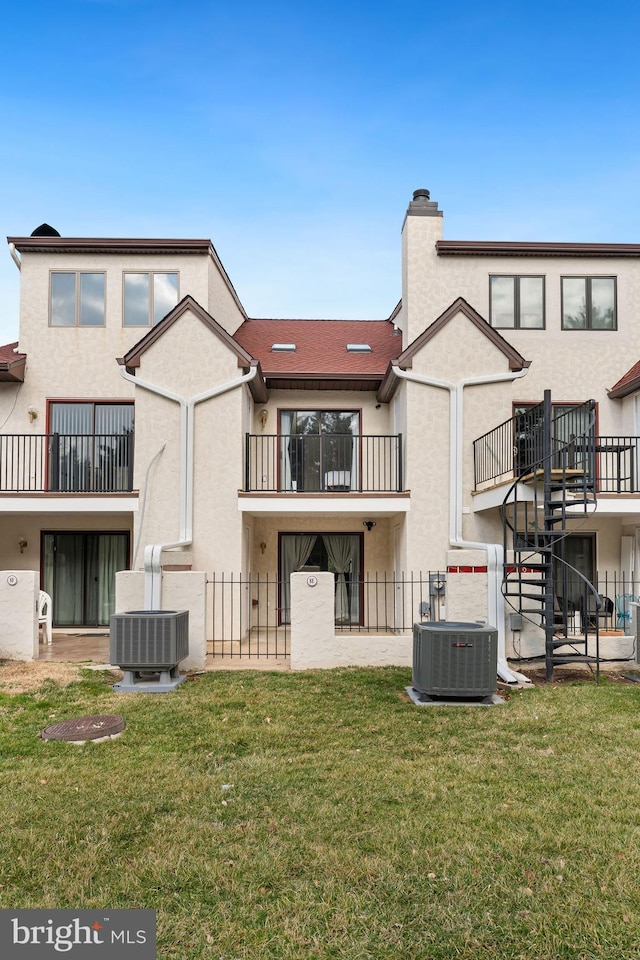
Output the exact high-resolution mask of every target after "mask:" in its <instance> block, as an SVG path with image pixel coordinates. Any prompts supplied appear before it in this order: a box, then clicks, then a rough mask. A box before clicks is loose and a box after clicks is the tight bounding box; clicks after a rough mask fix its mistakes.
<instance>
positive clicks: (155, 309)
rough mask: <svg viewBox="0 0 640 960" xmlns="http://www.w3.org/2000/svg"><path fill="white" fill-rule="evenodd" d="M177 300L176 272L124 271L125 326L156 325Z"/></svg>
mask: <svg viewBox="0 0 640 960" xmlns="http://www.w3.org/2000/svg"><path fill="white" fill-rule="evenodd" d="M177 302H178V274H177V273H159V272H150V273H125V275H124V325H125V327H153V326H155V324H156V323H158V322H159V321H160V320H162V318H163V317H164V316H166V314H167V313H169V311H170V310H172V309H173V307H175V305H176V303H177Z"/></svg>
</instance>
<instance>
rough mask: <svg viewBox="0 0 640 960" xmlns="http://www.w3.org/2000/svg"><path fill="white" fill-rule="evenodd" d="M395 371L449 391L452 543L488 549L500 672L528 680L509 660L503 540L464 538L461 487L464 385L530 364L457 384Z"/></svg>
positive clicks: (506, 377)
mask: <svg viewBox="0 0 640 960" xmlns="http://www.w3.org/2000/svg"><path fill="white" fill-rule="evenodd" d="M392 366H393V372H394V373H395V374H396V376H397V377H399V378H400V379H401V380H408V381H409V382H411V383H419V384H423V385H424V386H428V387H439V388H440V389H442V390H448V391H449V543H450V545H451V546H452V547H459V548H466V549H473V550H486V553H487V577H488V584H487V612H488V616H489V622H490V623H491V625H492V626H493V625H495V627H496V629H497V631H498V676H499V677H500V678H501V679H502V680H504V681H505V682H506V683H521V682H525V683H529V682H530V681H529V679H528V677H525V676H524V674H521V673H517V672H516V671H515V670H512V669H511V667H509V665H508V664H507V657H506V638H505V623H504V619H505V610H504V596H503V594H502V571H503V569H504V549H503V546H502V544H501V543H481V542H477V541H474V540H464V539H463V536H462V500H463V496H462V490H463V473H462V471H463V465H464V464H463V453H464V450H463V439H464V437H463V425H464V419H463V412H464V406H463V392H464V388H465V387H471V386H477V385H480V384H489V383H505V382H508V381H511V380H519V379H520V378H521V377H524V376H526V374H527V373H528V369H529V368H528V367H524V368H523V369H522V370H516V371H510V372H509V373H495V374H489V375H487V376H484V377H465V378H463V379H462V380H460V381H459V382H458V383H457V384H454V383H449V382H448V381H447V380H439V379H437V378H436V377H428V376H425V375H423V374H419V373H410V372H409V371H407V370H402V369H401V368H400V367H397V366H396V365H395V364H393V365H392Z"/></svg>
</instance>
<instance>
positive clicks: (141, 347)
mask: <svg viewBox="0 0 640 960" xmlns="http://www.w3.org/2000/svg"><path fill="white" fill-rule="evenodd" d="M187 311H191V313H193V314H194V316H196V317H198V319H199V320H201V321H202V322H203V323H204V324H205V326H207V327H208V328H209V329H210V330H211V332H212V333H215V335H216V336H217V337H218V338H219V339H220V340H222V342H223V343H225V344H226V345H227V347H229V349H230V350H231V352H232V353H234V354H235V356H236V357H237V359H238V366H239V367H241V368H242V369H248V368H249V367H257V368H258V373H257V375H256V376H255V377H254V379H253V380H251V381H250V382H249V389H250V390H251V394H252V396H253V398H254V400H255V401H256V403H266V402H267V399H268V394H267V388H266V386H265V383H264V377H263V375H262V368H261V367H260V363H259V361H257V360H254V358H253V357H252V356H251V354H249V353H247V351H246V350H244V349H243V348H242V347H241V346H240V344H239V343H236V341H235V340H234V339H233V337H232V336H231V334H230V333H228V332H227V331H226V330H225V329H224V327H222V326H221V325H220V324H219V323H218V321H217V320H214V318H213V317H212V316H211V314H210V313H207V311H206V310H205V309H204V307H201V306H200V304H199V303H198V302H197V300H194V299H193V297H192V296H190V295H187V296H186V297H183V298H182V300H181V301H180V303H178V304H177V306H175V307H174V308H173V310H172V311H171V313H168V314H167V315H166V317H164V318H163V319H162V320H161V321H160V323H157V324H156V325H155V327H152V328H151V330H149V331H148V333H146V334H145V335H144V336H143V337H142V339H141V340H138V342H137V343H136V344H134V346H133V347H131V349H130V350H128V351H127V353H125V355H124V356H123V357H118V363H119V364H120V366H124V367H127V369H134V368H136V367H139V366H140V358H141V356H142V354H143V353H145V351H146V350H148V349H149V347H150V346H151V345H152V344H154V343H155V342H156V340H158V339H159V338H160V337H161V336H162V334H163V333H164V332H165V330H168V329H169V327H171V326H173V324H174V323H175V322H176V320H178V319H179V318H180V317H182V316H183V315H184V314H185V313H186V312H187ZM180 360H182V358H180Z"/></svg>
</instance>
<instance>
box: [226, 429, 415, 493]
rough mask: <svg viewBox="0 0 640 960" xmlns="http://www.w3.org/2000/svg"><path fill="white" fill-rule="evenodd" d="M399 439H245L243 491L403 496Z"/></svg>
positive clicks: (322, 436) (258, 436) (254, 436)
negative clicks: (388, 494)
mask: <svg viewBox="0 0 640 960" xmlns="http://www.w3.org/2000/svg"><path fill="white" fill-rule="evenodd" d="M403 489H404V487H403V477H402V435H401V434H398V435H389V436H365V435H362V434H358V435H356V436H352V435H351V434H329V433H322V434H313V435H309V436H300V435H297V434H278V435H276V434H267V435H264V434H262V435H261V434H247V435H246V450H245V490H246V491H247V492H260V493H271V492H274V493H275V492H279V493H319V492H321V493H350V492H358V493H391V492H401V491H402V490H403Z"/></svg>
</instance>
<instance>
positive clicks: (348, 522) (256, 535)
mask: <svg viewBox="0 0 640 960" xmlns="http://www.w3.org/2000/svg"><path fill="white" fill-rule="evenodd" d="M394 523H398V521H397V519H395V518H393V517H380V518H377V519H376V525H375V527H373V529H372V530H371V531H368V530H367V529H366V527H364V525H363V521H362V519H361V518H360V517H348V516H326V517H309V516H305V515H300V516H291V515H290V514H285V515H282V516H274V517H256V518H254V521H253V556H252V570H253V572H254V573H260V574H267V573H268V574H269V575H271V576H273V575H274V574H275V572H276V571H277V569H278V561H279V557H278V534H280V533H340V534H344V533H353V534H358V535H362V537H363V539H362V561H363V571H364V573H365V575H366V574H369V575H374V574H375V573H379V574H384V573H385V572H387V573H388V572H389V571H391V570H393V540H392V526H393V524H394ZM261 543H264V544H265V549H264V553H263V552H262V550H261V547H260V544H261Z"/></svg>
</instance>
